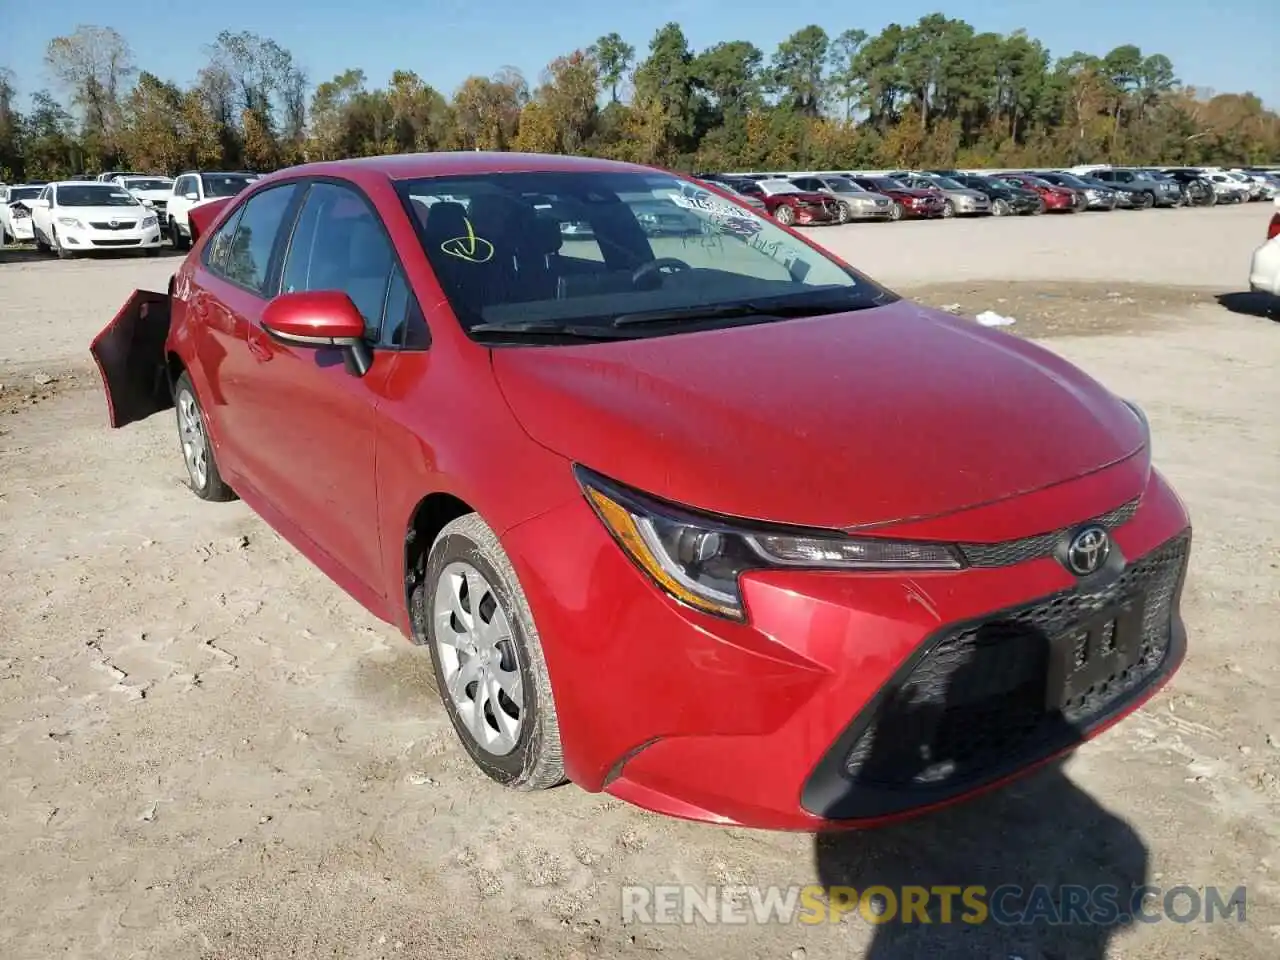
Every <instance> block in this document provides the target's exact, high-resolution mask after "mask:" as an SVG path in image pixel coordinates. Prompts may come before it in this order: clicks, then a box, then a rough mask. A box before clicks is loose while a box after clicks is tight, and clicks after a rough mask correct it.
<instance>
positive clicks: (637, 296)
mask: <svg viewBox="0 0 1280 960" xmlns="http://www.w3.org/2000/svg"><path fill="white" fill-rule="evenodd" d="M397 189H398V190H399V192H400V194H401V196H402V198H403V199H404V200H405V201H406V207H407V208H408V209H409V210H410V211H412V213H413V215H414V216H415V218H416V221H417V223H418V226H419V237H420V239H421V241H422V243H423V247H424V249H425V252H426V255H427V259H428V260H429V261H430V262H431V266H432V268H433V269H434V271H435V273H436V276H437V278H438V279H439V281H440V283H441V285H442V286H443V288H444V290H445V293H446V295H447V296H448V298H449V302H450V304H451V305H452V307H453V309H454V313H455V314H457V316H458V318H459V320H460V321H461V322H462V324H463V326H464V327H466V328H467V329H468V330H469V331H471V330H473V328H477V327H478V326H480V325H483V329H476V330H475V334H476V335H480V334H491V333H493V332H494V327H496V326H504V325H505V326H506V327H507V328H508V329H510V327H511V326H512V325H517V326H520V327H523V328H524V331H523V332H529V333H534V332H548V331H549V330H550V328H551V327H553V326H556V325H560V326H565V325H572V326H573V327H574V328H575V329H576V330H582V329H584V328H586V329H588V330H594V331H595V332H596V333H597V334H603V333H605V332H606V331H610V330H613V331H616V333H614V334H613V335H615V336H616V335H619V334H621V329H620V328H621V326H623V323H622V321H623V318H624V317H625V318H630V321H629V322H630V323H636V322H638V321H639V320H641V319H642V320H644V321H650V320H653V319H654V318H657V320H658V322H662V321H665V320H671V318H672V316H675V319H674V320H672V322H681V323H685V324H686V325H687V323H689V322H696V321H700V320H707V319H709V318H711V317H713V316H714V315H716V314H717V313H724V312H725V311H726V310H735V311H745V308H747V307H757V306H759V307H760V310H759V311H757V312H759V314H760V319H771V320H776V319H778V317H779V316H782V315H795V313H796V310H797V309H798V308H800V307H802V305H807V304H810V303H814V301H815V298H816V300H819V301H821V302H820V303H817V304H816V305H815V306H813V308H812V309H810V310H809V311H808V312H809V313H811V314H812V313H831V312H842V311H847V310H856V309H860V308H864V307H869V306H875V305H878V304H880V303H887V302H890V301H892V300H893V299H895V297H894V296H893V295H892V294H890V293H888V291H886V290H884V289H883V288H881V287H879V286H877V285H876V284H874V283H872V282H871V281H870V280H869V279H867V278H865V277H863V276H861V275H859V274H857V273H855V272H853V271H851V270H849V269H848V268H846V267H844V266H841V265H840V264H837V263H835V262H834V261H832V260H829V259H828V258H827V257H825V256H824V255H823V254H821V253H819V252H818V251H817V250H814V249H813V248H811V247H809V246H807V245H805V244H803V243H799V242H797V241H796V240H795V239H794V238H793V237H792V236H790V235H789V234H788V233H787V232H786V231H784V230H782V229H781V228H779V227H778V226H777V225H775V224H774V223H773V222H772V221H771V220H769V219H768V218H766V217H764V216H762V215H760V214H757V213H755V212H754V211H752V210H750V209H748V208H745V207H742V206H739V205H738V204H736V203H731V202H729V201H726V200H724V199H721V198H719V197H716V196H714V195H712V194H710V193H706V192H703V191H696V192H694V195H692V196H691V195H690V191H689V190H688V184H687V183H686V181H683V180H680V179H678V178H676V177H673V176H671V175H669V174H662V173H657V172H655V173H636V172H621V173H613V172H590V173H581V172H573V173H563V172H529V173H483V174H477V175H474V176H458V177H435V178H429V179H422V180H411V181H404V182H401V183H399V184H398V185H397ZM655 215H656V216H655ZM655 222H657V223H660V224H664V225H669V226H670V230H669V232H668V231H667V230H659V229H655V228H654V225H655ZM565 224H575V225H577V224H581V225H585V226H586V227H587V228H588V229H574V230H573V231H570V232H566V231H565V229H564V225H565ZM766 307H767V309H765V308H766ZM735 315H738V316H746V315H747V314H746V313H745V312H740V313H737V314H735ZM531 327H539V328H540V329H537V330H532V329H530V328H531ZM670 329H671V328H670V327H667V328H665V329H661V330H660V331H659V332H669V331H670ZM514 332H517V333H518V332H522V331H514ZM627 335H634V336H639V335H642V334H641V333H640V332H639V331H634V332H633V330H632V328H631V327H629V326H628V333H627Z"/></svg>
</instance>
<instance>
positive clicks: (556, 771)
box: [411, 513, 565, 791]
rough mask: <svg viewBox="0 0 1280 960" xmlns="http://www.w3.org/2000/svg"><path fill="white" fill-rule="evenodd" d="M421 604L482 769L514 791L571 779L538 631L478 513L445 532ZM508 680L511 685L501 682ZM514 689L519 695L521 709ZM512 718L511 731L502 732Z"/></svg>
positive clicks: (450, 703) (418, 617)
mask: <svg viewBox="0 0 1280 960" xmlns="http://www.w3.org/2000/svg"><path fill="white" fill-rule="evenodd" d="M464 584H466V585H467V586H466V587H465V589H464V586H463V585H464ZM473 592H474V593H479V594H480V596H479V598H478V599H477V598H475V597H473V596H472V593H473ZM464 594H465V596H464ZM411 603H412V605H413V619H414V621H415V623H417V624H420V625H421V627H422V629H423V631H424V633H425V640H426V643H427V647H428V649H429V650H430V653H431V663H432V666H433V668H434V670H435V677H436V688H437V690H439V692H440V699H441V701H442V702H443V703H444V707H445V712H446V713H448V715H449V720H450V722H452V724H453V729H454V730H455V732H456V733H457V734H458V739H460V740H461V741H462V745H463V746H464V747H465V748H466V751H467V753H468V754H469V755H470V757H471V759H472V761H473V762H474V763H475V764H476V766H478V767H479V768H480V769H481V770H482V771H483V772H484V774H485V775H486V776H488V777H489V778H491V779H492V780H495V781H497V782H498V783H500V784H502V785H503V786H506V787H510V788H511V789H513V790H521V791H533V790H546V789H548V788H550V787H554V786H557V785H559V784H561V783H563V782H564V779H565V776H564V759H563V755H562V752H561V748H560V723H559V720H558V718H557V716H556V706H555V699H554V697H553V696H552V692H551V681H550V678H549V676H548V673H547V662H546V659H545V658H544V657H543V653H542V643H541V640H540V639H539V637H538V630H537V627H536V626H534V623H533V615H532V614H531V613H530V611H529V603H528V601H527V600H526V599H525V595H524V590H523V589H522V588H521V587H520V581H519V580H518V579H517V577H516V573H515V570H514V569H513V568H512V566H511V561H510V560H508V559H507V555H506V552H505V551H504V550H503V549H502V545H501V543H499V542H498V536H497V534H495V533H494V532H493V531H492V530H491V529H490V528H489V526H488V524H486V523H485V522H484V521H483V520H481V519H480V517H479V515H478V514H474V513H469V514H467V515H466V516H462V517H459V518H458V519H456V520H454V521H452V522H451V523H449V524H447V525H446V526H445V528H444V529H443V530H441V531H440V535H439V536H438V537H436V540H435V543H433V544H432V545H431V551H430V553H429V554H428V557H427V562H426V570H425V576H423V577H422V578H421V579H420V581H419V583H418V586H417V587H415V588H414V592H413V597H412V599H411ZM451 610H452V611H453V612H452V613H451V612H450V611H451ZM486 611H488V612H487V614H486ZM459 614H465V615H466V617H467V618H468V619H471V620H474V619H475V618H479V619H480V620H481V622H482V623H485V624H486V625H487V626H489V627H490V628H492V627H493V626H495V625H496V626H497V627H498V629H497V630H496V631H494V630H492V629H490V630H488V631H485V634H486V635H488V636H496V637H497V639H496V641H488V640H486V638H485V637H484V636H478V635H477V634H476V633H474V632H472V631H471V630H469V629H468V624H467V622H466V621H465V620H463V619H462V618H461V617H460V616H459ZM500 618H501V619H500ZM468 646H469V647H470V649H469V650H468V649H466V648H467V647H468ZM473 665H474V666H473ZM502 675H505V676H506V681H505V682H503V681H502V680H501V679H498V678H499V677H500V676H502ZM472 676H474V677H475V679H469V678H471V677H472ZM490 683H492V686H491V685H490ZM451 686H452V687H454V688H455V689H453V690H451ZM508 690H512V691H519V693H520V697H521V702H520V703H519V704H516V703H515V700H514V698H513V697H512V696H511V695H510V694H508V692H507V691H508ZM482 691H483V693H484V699H483V701H481V699H480V697H481V693H482ZM490 691H494V692H496V697H495V696H494V695H493V694H492V693H491V692H490ZM473 704H474V705H475V706H476V709H475V710H472V709H471V707H472V705H473ZM463 710H467V711H468V712H469V714H470V717H471V719H470V720H468V719H467V718H464V716H463V712H462V711H463ZM499 713H501V718H500V717H499ZM503 720H505V721H506V723H505V724H503V726H504V727H505V729H502V728H501V727H500V726H499V724H500V723H502V721H503ZM513 723H514V732H513V729H512V727H511V724H513ZM475 728H478V733H477V732H474V729H475ZM482 737H483V738H485V739H486V741H487V742H486V743H482V742H481V738H482Z"/></svg>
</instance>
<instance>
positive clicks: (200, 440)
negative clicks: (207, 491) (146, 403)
mask: <svg viewBox="0 0 1280 960" xmlns="http://www.w3.org/2000/svg"><path fill="white" fill-rule="evenodd" d="M177 399H178V435H179V438H180V440H181V441H182V459H183V462H185V463H186V465H187V474H188V475H189V476H190V477H191V485H192V486H193V487H195V488H196V490H203V489H204V488H205V486H206V485H207V484H208V482H209V435H208V434H207V433H206V432H205V429H204V418H203V417H202V416H201V415H200V407H199V406H198V405H197V404H196V398H195V396H194V395H193V394H192V393H191V391H189V390H186V389H183V390H180V391H179V392H178V398H177Z"/></svg>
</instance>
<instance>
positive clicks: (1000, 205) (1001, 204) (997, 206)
mask: <svg viewBox="0 0 1280 960" xmlns="http://www.w3.org/2000/svg"><path fill="white" fill-rule="evenodd" d="M1009 213H1010V207H1009V201H1008V200H996V201H994V202H993V203H992V204H991V215H992V216H993V217H1007V216H1008V215H1009Z"/></svg>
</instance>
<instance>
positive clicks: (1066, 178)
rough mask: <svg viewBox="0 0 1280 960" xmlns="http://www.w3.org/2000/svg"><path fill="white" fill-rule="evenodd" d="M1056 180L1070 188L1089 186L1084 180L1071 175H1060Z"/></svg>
mask: <svg viewBox="0 0 1280 960" xmlns="http://www.w3.org/2000/svg"><path fill="white" fill-rule="evenodd" d="M1055 180H1056V182H1057V183H1059V184H1064V185H1066V186H1068V187H1087V186H1088V184H1087V183H1085V182H1084V181H1083V180H1081V179H1080V178H1079V177H1073V176H1072V175H1071V174H1069V173H1059V174H1057V175H1056V176H1055Z"/></svg>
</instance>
